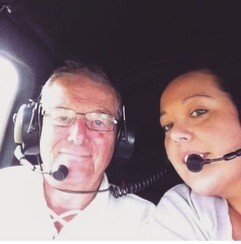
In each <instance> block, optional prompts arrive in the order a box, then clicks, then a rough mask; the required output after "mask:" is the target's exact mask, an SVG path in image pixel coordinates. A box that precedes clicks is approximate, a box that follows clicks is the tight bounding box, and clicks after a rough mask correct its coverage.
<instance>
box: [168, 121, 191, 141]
mask: <svg viewBox="0 0 241 244" xmlns="http://www.w3.org/2000/svg"><path fill="white" fill-rule="evenodd" d="M170 137H171V139H172V141H174V142H175V143H185V142H188V141H190V140H191V139H192V132H191V130H190V129H189V128H187V126H183V125H174V126H173V128H172V130H171V135H170Z"/></svg>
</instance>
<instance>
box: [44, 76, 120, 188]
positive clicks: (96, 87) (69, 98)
mask: <svg viewBox="0 0 241 244" xmlns="http://www.w3.org/2000/svg"><path fill="white" fill-rule="evenodd" d="M42 106H43V110H44V111H45V110H46V109H48V108H52V107H61V108H67V109H72V110H74V111H76V112H77V113H87V112H93V111H98V112H102V113H105V114H108V115H112V116H113V117H115V118H116V117H117V110H118V101H117V98H116V96H115V92H114V90H113V89H111V88H110V87H109V86H107V85H104V84H99V83H95V82H93V81H91V80H90V79H88V78H87V77H85V76H65V77H60V78H58V79H56V80H55V81H54V83H53V84H52V85H51V86H50V87H49V88H48V89H47V90H45V92H44V94H43V96H42ZM115 138H116V127H115V128H114V130H112V131H106V132H103V131H95V130H90V129H89V128H88V127H87V126H86V121H85V117H84V116H82V115H77V117H76V119H75V121H74V122H73V124H72V125H71V126H68V127H62V126H56V125H53V124H51V123H49V121H48V118H47V117H46V116H44V118H43V127H42V133H41V139H40V153H41V157H42V160H43V169H44V171H54V170H56V169H57V168H58V166H59V165H60V164H62V165H65V166H66V167H67V168H68V169H69V174H68V176H67V178H66V179H65V180H64V181H62V182H58V181H56V180H55V179H54V178H53V177H52V176H49V175H48V176H45V178H46V180H47V182H48V183H49V184H50V185H52V186H53V187H57V188H62V189H68V190H76V191H78V190H79V191H81V190H95V189H97V188H98V186H99V184H100V182H101V180H102V177H103V172H104V171H105V169H106V167H107V166H108V165H109V163H110V160H111V158H112V155H113V151H114V146H115Z"/></svg>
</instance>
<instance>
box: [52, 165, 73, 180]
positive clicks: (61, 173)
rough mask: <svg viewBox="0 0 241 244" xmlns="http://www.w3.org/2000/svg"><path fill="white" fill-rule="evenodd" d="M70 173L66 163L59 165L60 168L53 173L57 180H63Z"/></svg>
mask: <svg viewBox="0 0 241 244" xmlns="http://www.w3.org/2000/svg"><path fill="white" fill-rule="evenodd" d="M68 173H69V170H68V168H67V167H66V166H65V165H62V164H61V165H59V168H58V169H57V170H56V171H54V172H53V173H52V175H53V177H54V179H55V180H58V181H63V180H64V179H65V178H66V177H67V175H68Z"/></svg>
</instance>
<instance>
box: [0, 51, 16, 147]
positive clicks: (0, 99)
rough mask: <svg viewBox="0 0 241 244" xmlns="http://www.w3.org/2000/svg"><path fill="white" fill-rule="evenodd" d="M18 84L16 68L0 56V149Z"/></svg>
mask: <svg viewBox="0 0 241 244" xmlns="http://www.w3.org/2000/svg"><path fill="white" fill-rule="evenodd" d="M18 85H19V77H18V72H17V70H16V68H15V67H14V65H13V64H12V63H11V62H10V61H9V60H8V59H6V58H5V57H2V56H0V151H1V148H2V144H3V138H4V134H5V130H6V127H7V121H8V119H9V115H10V112H11V108H12V105H13V101H14V98H15V96H16V93H17V90H18Z"/></svg>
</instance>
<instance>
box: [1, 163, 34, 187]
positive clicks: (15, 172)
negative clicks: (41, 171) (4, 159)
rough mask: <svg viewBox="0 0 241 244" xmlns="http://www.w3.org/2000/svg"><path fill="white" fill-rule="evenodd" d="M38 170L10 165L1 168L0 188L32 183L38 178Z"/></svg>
mask: <svg viewBox="0 0 241 244" xmlns="http://www.w3.org/2000/svg"><path fill="white" fill-rule="evenodd" d="M37 175H38V174H36V172H33V171H32V170H30V169H28V168H27V167H24V166H10V167H5V168H2V169H0V190H1V189H3V188H11V187H13V188H18V187H21V186H25V185H29V184H30V185H32V184H34V182H35V181H36V178H38V176H39V175H38V176H37Z"/></svg>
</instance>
